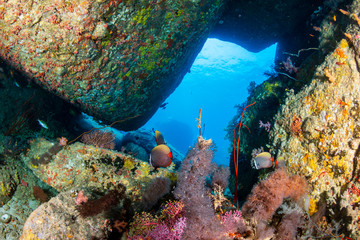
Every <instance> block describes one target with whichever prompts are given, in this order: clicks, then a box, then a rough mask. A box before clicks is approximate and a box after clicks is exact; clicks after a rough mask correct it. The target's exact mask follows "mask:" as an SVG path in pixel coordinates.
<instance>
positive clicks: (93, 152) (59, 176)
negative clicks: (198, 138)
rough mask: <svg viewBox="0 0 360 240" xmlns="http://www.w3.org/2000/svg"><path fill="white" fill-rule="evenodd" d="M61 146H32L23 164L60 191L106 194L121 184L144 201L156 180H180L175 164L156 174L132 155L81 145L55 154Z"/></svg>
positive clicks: (41, 142) (135, 199)
mask: <svg viewBox="0 0 360 240" xmlns="http://www.w3.org/2000/svg"><path fill="white" fill-rule="evenodd" d="M57 144H58V143H51V142H49V141H47V140H45V139H38V140H36V141H34V142H33V143H32V144H31V146H30V150H29V152H28V153H27V155H26V156H23V161H24V162H25V164H26V165H27V166H28V167H29V168H30V169H31V170H32V171H33V172H34V174H35V175H36V176H38V177H39V178H40V179H41V180H42V181H43V182H44V183H46V184H48V185H50V186H51V187H53V188H55V189H56V190H58V191H60V192H63V191H68V190H71V189H74V188H77V189H82V188H90V189H96V190H97V191H99V192H102V193H104V192H106V191H107V190H109V189H113V188H114V187H115V186H116V185H117V184H118V183H121V184H123V185H124V186H125V187H126V194H127V196H128V197H129V198H130V199H131V200H132V201H133V202H140V201H141V200H142V194H143V191H144V189H145V187H146V186H147V184H148V183H149V182H150V181H151V180H152V179H154V178H156V177H160V176H163V177H166V178H169V179H170V180H172V181H174V180H175V179H176V174H175V173H174V172H173V171H172V170H171V169H172V168H174V165H173V164H172V165H170V166H169V167H168V168H160V169H158V170H156V171H154V168H153V167H152V166H151V165H150V164H149V163H147V162H143V161H141V160H138V159H136V158H134V157H132V156H131V155H127V154H124V153H121V152H117V151H112V150H108V149H104V148H98V147H94V146H91V145H85V144H83V143H79V142H76V143H74V144H70V145H67V146H65V147H63V148H61V149H60V150H59V151H56V152H52V153H51V149H53V148H54V146H56V145H57ZM44 155H45V156H46V157H47V158H46V161H43V159H44Z"/></svg>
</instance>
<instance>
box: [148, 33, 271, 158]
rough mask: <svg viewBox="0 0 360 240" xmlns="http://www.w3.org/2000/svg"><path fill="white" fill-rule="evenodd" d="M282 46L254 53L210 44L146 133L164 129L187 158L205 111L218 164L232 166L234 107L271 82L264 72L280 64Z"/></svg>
mask: <svg viewBox="0 0 360 240" xmlns="http://www.w3.org/2000/svg"><path fill="white" fill-rule="evenodd" d="M276 45H277V44H274V45H272V46H270V47H268V48H266V49H264V50H263V51H261V52H258V53H252V52H249V51H247V50H246V49H244V48H242V47H240V46H239V45H236V44H234V43H230V42H225V41H221V40H218V39H216V38H209V39H207V41H206V43H205V44H204V46H203V48H202V50H201V51H200V53H199V54H198V56H197V58H196V60H195V61H194V63H193V65H192V67H191V69H190V72H189V73H187V74H186V75H185V77H184V78H183V80H182V82H181V84H180V85H179V86H178V87H177V89H176V90H175V91H174V92H173V93H172V94H171V95H170V96H169V97H168V98H167V99H166V100H165V102H164V104H163V107H161V108H159V109H158V111H157V112H156V113H155V114H154V116H153V117H152V118H151V119H150V120H149V121H148V122H147V123H146V124H145V125H144V128H145V129H156V130H159V131H160V132H162V133H163V135H164V136H165V139H166V141H167V142H168V143H169V144H171V145H172V146H173V147H175V148H176V149H177V150H179V151H180V152H182V153H183V154H186V152H187V150H188V149H189V147H190V146H192V145H193V143H194V142H195V140H196V138H197V136H198V133H199V130H198V128H197V127H196V126H197V122H196V118H197V117H198V115H199V109H200V108H202V124H204V125H203V126H202V128H203V129H202V130H203V131H204V137H205V138H211V139H212V140H213V141H214V142H215V144H216V149H217V150H216V153H215V157H214V161H215V162H216V163H217V164H223V165H229V153H228V149H229V147H230V142H229V141H228V140H226V139H225V135H226V132H225V130H224V129H225V128H226V126H227V125H228V123H229V121H230V120H231V119H232V117H233V116H234V115H235V113H236V109H235V108H234V106H235V105H237V104H241V103H243V102H244V101H245V100H246V98H247V96H248V90H247V89H248V86H249V84H250V82H252V81H253V82H255V83H256V84H257V85H258V84H261V83H262V82H263V81H264V80H266V78H267V77H266V76H265V75H264V72H265V71H268V70H270V68H271V67H272V66H273V65H274V61H275V53H276Z"/></svg>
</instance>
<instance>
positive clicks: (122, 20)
mask: <svg viewBox="0 0 360 240" xmlns="http://www.w3.org/2000/svg"><path fill="white" fill-rule="evenodd" d="M223 3H224V1H221V0H203V1H150V2H149V1H130V0H126V1H113V0H105V1H80V0H75V1H60V0H56V1H41V2H34V1H20V0H11V1H1V2H0V26H1V27H0V36H1V37H0V56H1V57H2V58H3V59H5V60H6V61H7V62H9V63H10V64H11V65H13V66H14V67H16V68H17V69H19V70H21V71H23V72H25V73H26V74H27V76H29V77H30V78H32V79H33V80H34V81H35V82H36V83H37V84H39V85H41V86H42V88H44V89H46V90H48V91H51V92H53V93H55V94H56V95H58V96H61V97H62V98H64V99H65V100H67V101H69V102H71V103H72V104H74V105H75V106H77V107H79V108H80V109H81V110H82V111H84V112H86V113H88V114H90V115H92V116H95V117H97V118H99V119H101V120H103V121H105V122H107V123H112V122H115V121H119V120H121V121H120V122H118V124H117V126H118V127H119V128H121V129H123V130H130V129H136V128H138V127H140V126H141V125H142V124H144V123H145V122H146V121H147V120H148V119H149V118H150V117H151V116H152V115H153V114H154V113H155V111H156V110H157V108H158V106H159V105H160V104H161V103H162V102H163V101H164V99H165V98H166V97H168V96H169V95H170V93H171V92H172V91H173V90H174V89H175V88H176V87H177V86H178V85H179V83H180V82H181V80H182V78H183V76H184V75H185V73H186V72H187V71H188V70H189V68H190V66H191V64H192V62H193V60H194V59H195V57H196V55H197V53H198V52H199V51H200V49H201V47H202V45H203V43H204V41H205V40H206V38H207V36H208V33H209V31H210V28H211V26H212V25H213V24H214V22H215V21H216V20H217V17H218V16H219V14H220V13H221V9H222V6H223Z"/></svg>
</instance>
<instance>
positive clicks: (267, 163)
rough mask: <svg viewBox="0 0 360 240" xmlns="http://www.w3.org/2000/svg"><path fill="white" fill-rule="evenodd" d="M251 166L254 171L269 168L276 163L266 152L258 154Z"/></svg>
mask: <svg viewBox="0 0 360 240" xmlns="http://www.w3.org/2000/svg"><path fill="white" fill-rule="evenodd" d="M252 165H253V167H254V168H255V169H262V168H270V167H273V166H275V167H276V165H277V161H274V158H273V157H272V156H271V154H270V153H268V152H262V153H259V154H258V155H257V156H256V157H255V158H253V160H252Z"/></svg>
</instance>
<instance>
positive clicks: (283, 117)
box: [270, 1, 360, 239]
mask: <svg viewBox="0 0 360 240" xmlns="http://www.w3.org/2000/svg"><path fill="white" fill-rule="evenodd" d="M359 9H360V4H359V2H358V1H354V2H353V4H352V5H351V6H349V8H347V9H343V10H344V11H340V12H337V13H336V15H337V17H338V18H337V19H336V18H334V17H333V16H329V18H327V19H325V21H324V22H323V24H322V25H321V28H320V30H321V38H320V50H322V51H324V52H326V53H327V54H326V57H325V60H324V61H323V62H322V63H321V64H320V65H318V66H317V68H316V70H315V73H314V76H313V79H312V81H311V83H310V84H308V86H306V87H304V88H303V89H302V90H301V91H300V92H299V93H297V94H294V92H292V91H290V92H289V93H288V97H287V99H286V101H285V103H284V104H283V106H282V107H281V110H280V111H279V112H278V114H277V115H276V117H275V125H274V128H273V130H272V131H271V133H270V141H271V151H272V152H273V153H274V154H276V155H277V156H278V157H283V158H284V159H285V160H286V161H287V167H288V171H289V172H292V173H297V174H301V175H302V176H305V177H306V178H307V179H308V182H309V183H310V186H311V190H310V193H309V198H308V201H307V202H308V208H307V209H305V210H306V211H308V212H309V214H310V215H314V216H315V215H316V214H317V215H318V218H320V217H324V218H323V219H322V222H321V223H319V222H317V224H318V225H319V226H320V227H319V228H318V229H317V230H314V232H316V234H319V235H324V234H327V235H330V234H331V235H332V236H338V235H339V234H341V236H342V238H343V237H344V236H347V237H351V238H352V239H358V238H359V197H360V191H359V189H360V181H359V179H358V177H359V174H360V168H359V162H360V161H359V153H360V138H359V137H360V134H359V129H360V118H359V114H360V102H359V99H360V95H359V94H360V75H359V70H360V69H359V66H360V65H359V63H360V62H359V53H360V49H359V43H360V41H359V39H358V36H359V35H358V32H359V29H360V20H359V14H360V12H359ZM345 26H346V27H345ZM339 29H342V30H343V32H342V31H339ZM334 47H335V48H334ZM329 50H330V51H329ZM303 67H304V68H306V67H309V68H310V66H307V65H304V66H303ZM310 225H311V224H310ZM312 228H314V225H312ZM335 229H337V230H335ZM336 231H337V232H336Z"/></svg>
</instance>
